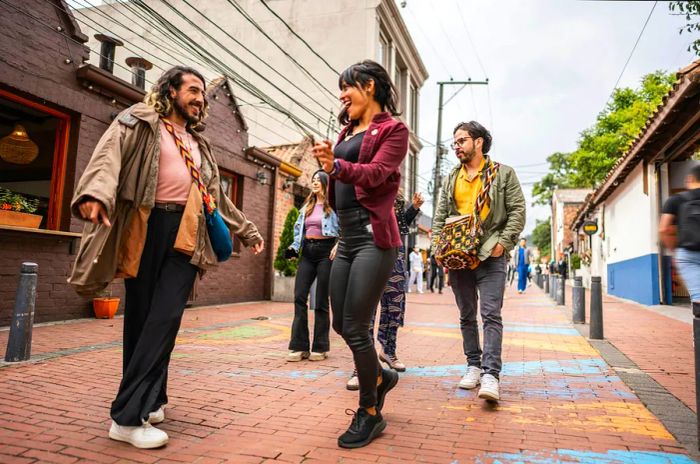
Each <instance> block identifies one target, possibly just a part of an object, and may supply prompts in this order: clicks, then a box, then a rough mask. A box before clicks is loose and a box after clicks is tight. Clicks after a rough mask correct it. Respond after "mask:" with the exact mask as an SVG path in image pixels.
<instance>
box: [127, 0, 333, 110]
mask: <svg viewBox="0 0 700 464" xmlns="http://www.w3.org/2000/svg"><path fill="white" fill-rule="evenodd" d="M183 1H184V2H185V3H187V0H183ZM229 1H230V0H229ZM164 4H165V5H166V6H167V7H168V8H170V10H171V11H173V12H174V13H175V14H177V15H178V16H179V17H180V18H181V19H182V20H184V21H185V22H187V23H188V24H189V25H190V26H192V27H194V28H195V29H196V30H199V32H200V33H202V34H203V35H204V36H206V37H207V38H208V39H209V40H211V41H212V42H214V43H215V44H216V45H217V46H218V47H220V48H221V49H222V50H223V51H225V52H226V53H227V54H228V55H230V56H231V57H233V58H234V59H235V60H236V61H238V62H239V63H241V64H242V65H244V66H245V67H246V68H248V69H249V70H251V71H252V72H253V74H255V75H256V76H258V77H259V78H261V79H262V80H264V81H265V82H267V83H268V84H269V85H271V86H272V87H273V88H275V89H276V90H277V91H278V92H280V93H281V94H282V95H284V96H285V97H287V98H288V99H290V100H291V101H292V102H294V103H296V104H297V105H298V106H299V107H300V108H301V109H303V110H304V111H306V112H307V113H309V114H310V115H311V116H313V117H315V118H316V119H317V120H318V121H320V122H322V123H323V124H327V123H326V121H325V118H323V117H321V116H320V115H318V114H317V113H316V112H314V111H313V110H311V109H310V108H308V107H307V106H306V105H303V104H301V102H299V101H298V100H296V99H295V98H293V97H292V96H291V95H289V94H288V93H287V92H286V91H284V90H283V89H281V88H280V87H279V86H277V85H276V84H275V83H273V82H272V81H271V80H269V79H268V78H267V77H265V76H263V75H262V74H261V73H260V72H258V71H257V70H256V69H254V68H253V67H251V66H250V65H248V63H246V62H245V61H244V60H242V59H241V58H239V57H238V56H237V55H236V54H234V53H233V52H231V51H230V50H229V49H228V48H227V47H224V46H223V44H221V43H220V42H219V41H218V40H217V39H215V38H214V37H212V36H211V34H209V33H208V32H206V31H204V30H203V29H202V28H201V27H199V26H198V25H197V24H196V23H194V22H193V21H192V20H191V19H190V18H189V17H187V16H186V15H185V14H184V13H182V12H180V10H178V9H177V8H175V7H174V6H173V5H171V4H170V3H167V2H165V3H164ZM187 4H188V5H189V3H187ZM136 5H138V6H140V7H147V5H145V2H144V0H138V1H136ZM189 6H190V8H193V9H195V10H196V11H197V12H198V13H199V14H200V15H202V16H203V17H204V18H205V19H206V20H207V21H209V22H210V23H212V24H215V23H214V22H213V21H211V20H210V19H209V18H208V17H207V16H205V15H204V14H202V13H201V12H199V10H197V9H196V8H194V7H192V6H191V5H189ZM147 8H148V7H147ZM156 14H158V13H157V12H156ZM236 74H237V73H236ZM239 76H240V75H239ZM316 103H318V102H316ZM319 105H320V104H319ZM320 106H321V107H323V105H320Z"/></svg>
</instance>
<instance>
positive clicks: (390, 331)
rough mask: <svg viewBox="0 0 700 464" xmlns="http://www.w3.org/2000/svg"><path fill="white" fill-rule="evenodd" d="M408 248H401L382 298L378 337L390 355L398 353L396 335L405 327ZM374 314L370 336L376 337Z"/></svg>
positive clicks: (385, 351) (386, 352)
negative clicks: (405, 257)
mask: <svg viewBox="0 0 700 464" xmlns="http://www.w3.org/2000/svg"><path fill="white" fill-rule="evenodd" d="M405 254H406V250H405V249H404V247H403V246H401V247H400V248H399V255H398V257H397V258H396V262H395V263H394V269H393V270H392V271H391V277H389V280H388V281H387V283H386V287H385V288H384V293H382V299H381V305H382V308H381V311H380V313H379V330H378V333H377V339H378V340H379V343H380V344H381V345H382V348H383V349H384V353H385V354H386V355H388V356H394V355H396V337H397V335H398V331H399V327H403V319H404V313H405V312H406V263H405V261H404V256H405ZM375 318H376V313H375V314H374V315H373V316H372V323H371V324H370V326H369V332H370V336H372V337H374V320H375Z"/></svg>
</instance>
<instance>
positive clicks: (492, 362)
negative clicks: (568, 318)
mask: <svg viewBox="0 0 700 464" xmlns="http://www.w3.org/2000/svg"><path fill="white" fill-rule="evenodd" d="M453 137H454V142H453V143H452V148H453V149H454V150H455V154H456V155H457V158H458V159H459V161H460V163H459V165H457V166H456V167H455V168H454V169H453V170H452V171H451V172H450V174H449V176H447V178H446V179H445V180H444V182H443V184H442V190H441V192H440V198H439V200H438V204H437V206H436V208H435V214H434V216H433V226H432V232H433V252H435V249H436V245H437V240H438V237H439V236H440V232H441V231H442V228H443V227H444V225H445V221H446V220H447V219H448V218H450V217H455V216H464V215H468V214H474V210H475V205H476V200H477V197H478V196H479V193H480V192H481V190H482V188H483V185H484V184H485V183H487V182H486V180H487V176H488V178H489V179H492V181H491V187H490V189H489V191H488V195H487V197H486V198H487V199H486V202H485V203H484V204H483V206H481V208H480V211H479V217H480V218H481V220H482V224H483V234H482V235H481V237H480V239H481V245H480V248H479V251H478V253H479V260H480V261H481V262H480V264H479V265H478V266H477V267H476V268H475V269H462V270H450V282H451V283H452V291H453V292H454V294H455V300H456V302H457V306H458V307H459V312H460V328H461V330H462V345H463V348H464V354H465V356H466V357H467V373H466V374H465V375H464V377H463V378H462V380H461V381H460V382H459V387H460V388H464V389H467V390H469V389H473V388H476V387H477V386H478V385H479V384H481V388H480V389H479V398H483V399H486V400H489V401H498V400H499V399H500V395H499V388H498V382H499V376H500V372H501V366H502V361H501V349H502V344H503V320H502V318H501V308H502V306H503V292H504V290H505V285H506V266H507V263H508V250H512V249H513V248H514V247H515V243H516V241H517V240H518V237H519V236H520V233H521V232H522V231H523V228H524V227H525V197H524V196H523V191H522V188H521V187H520V182H519V181H518V177H517V176H516V175H515V171H514V170H513V168H511V167H509V166H505V165H503V164H496V163H493V162H492V161H491V159H490V157H489V156H488V155H487V153H488V152H489V150H490V148H491V134H490V133H489V131H488V130H486V128H485V127H484V126H482V125H481V124H479V123H478V122H476V121H470V122H463V123H459V124H458V125H457V127H455V129H454V131H453ZM494 172H495V175H494ZM492 176H493V177H492ZM479 298H480V300H481V301H479ZM477 303H479V310H480V312H481V319H482V321H483V331H484V349H483V352H482V349H481V347H480V344H479V327H478V324H477V319H476V312H477ZM482 355H483V356H482Z"/></svg>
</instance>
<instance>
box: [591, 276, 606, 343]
mask: <svg viewBox="0 0 700 464" xmlns="http://www.w3.org/2000/svg"><path fill="white" fill-rule="evenodd" d="M589 338H591V339H594V340H602V339H603V286H602V284H601V279H600V277H591V325H590V334H589Z"/></svg>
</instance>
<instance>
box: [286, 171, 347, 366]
mask: <svg viewBox="0 0 700 464" xmlns="http://www.w3.org/2000/svg"><path fill="white" fill-rule="evenodd" d="M327 192H328V174H326V173H325V172H324V171H323V170H320V171H317V172H315V173H314V175H313V177H312V178H311V193H309V195H308V197H307V198H306V201H305V202H304V205H303V206H302V207H301V210H300V214H299V217H298V218H297V221H296V223H295V224H294V242H293V243H292V245H291V246H290V247H289V249H288V250H287V253H285V255H286V256H287V257H288V258H289V259H296V258H297V257H298V256H299V251H301V260H300V262H299V266H298V268H297V275H296V278H295V280H294V321H293V322H292V334H291V339H290V341H289V354H288V355H287V361H291V362H294V361H301V360H302V359H306V358H308V359H309V361H321V360H323V359H326V357H327V356H328V351H330V341H329V338H328V336H329V332H330V329H331V316H330V312H329V305H328V284H329V279H330V274H331V258H330V254H331V250H332V249H333V246H334V245H335V241H336V238H337V237H338V216H337V215H336V214H335V211H333V209H332V208H331V206H330V203H329V202H328V195H327ZM315 279H318V281H317V283H316V299H315V303H316V307H315V308H314V341H313V345H312V346H311V344H310V341H309V308H308V305H307V304H306V303H307V301H308V299H309V292H310V290H311V286H312V284H313V282H314V280H315ZM309 348H311V351H309Z"/></svg>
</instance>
